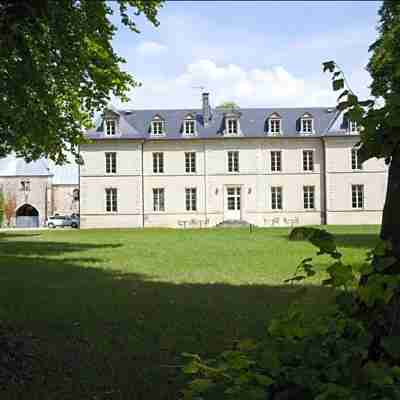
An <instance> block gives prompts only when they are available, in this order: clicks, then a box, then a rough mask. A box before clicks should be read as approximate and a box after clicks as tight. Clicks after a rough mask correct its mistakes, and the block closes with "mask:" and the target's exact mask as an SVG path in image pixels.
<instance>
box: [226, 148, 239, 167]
mask: <svg viewBox="0 0 400 400" xmlns="http://www.w3.org/2000/svg"><path fill="white" fill-rule="evenodd" d="M228 171H229V172H239V152H238V151H228Z"/></svg>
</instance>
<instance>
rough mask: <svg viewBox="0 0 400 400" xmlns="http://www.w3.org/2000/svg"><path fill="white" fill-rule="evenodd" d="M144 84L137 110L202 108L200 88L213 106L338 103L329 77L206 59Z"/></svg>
mask: <svg viewBox="0 0 400 400" xmlns="http://www.w3.org/2000/svg"><path fill="white" fill-rule="evenodd" d="M141 82H142V84H143V86H142V87H140V88H137V89H134V91H133V92H132V101H131V103H130V104H129V106H132V107H133V108H186V107H199V106H200V93H199V89H195V87H198V86H205V87H206V90H208V91H209V92H210V94H211V101H212V105H213V106H216V105H218V104H219V103H221V102H223V101H227V100H232V101H235V102H237V103H238V104H239V105H240V106H241V107H268V106H281V107H294V106H328V105H334V104H335V102H336V94H335V93H334V92H333V91H332V89H331V87H330V80H329V77H328V76H326V75H324V76H323V75H322V73H321V76H320V77H319V78H318V79H315V78H313V79H305V78H300V77H296V76H295V75H293V74H291V73H290V72H288V71H287V70H286V69H285V68H284V67H282V66H274V67H266V68H248V69H246V68H244V67H242V66H240V65H236V64H227V65H217V64H216V63H215V62H214V61H212V60H209V59H203V60H198V61H196V62H193V63H190V64H188V65H187V66H186V68H185V70H184V72H183V73H182V74H180V75H178V76H176V77H172V78H165V77H164V78H161V77H159V78H154V77H149V79H146V78H145V77H141Z"/></svg>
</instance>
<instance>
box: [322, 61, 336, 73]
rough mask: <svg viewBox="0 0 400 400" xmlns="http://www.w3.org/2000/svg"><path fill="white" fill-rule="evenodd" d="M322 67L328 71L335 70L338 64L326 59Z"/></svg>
mask: <svg viewBox="0 0 400 400" xmlns="http://www.w3.org/2000/svg"><path fill="white" fill-rule="evenodd" d="M322 67H323V71H324V72H326V71H329V72H333V71H334V70H335V68H336V64H335V62H334V61H326V62H324V63H322Z"/></svg>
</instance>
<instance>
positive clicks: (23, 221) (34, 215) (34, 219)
mask: <svg viewBox="0 0 400 400" xmlns="http://www.w3.org/2000/svg"><path fill="white" fill-rule="evenodd" d="M15 214H16V215H15V216H16V220H15V225H16V227H17V228H37V227H38V226H39V212H38V210H36V208H35V207H33V206H31V205H30V204H24V205H23V206H21V207H20V208H18V210H17V212H16V213H15Z"/></svg>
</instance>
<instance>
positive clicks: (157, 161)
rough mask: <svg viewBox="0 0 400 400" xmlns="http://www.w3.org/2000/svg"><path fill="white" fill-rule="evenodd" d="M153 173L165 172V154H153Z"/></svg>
mask: <svg viewBox="0 0 400 400" xmlns="http://www.w3.org/2000/svg"><path fill="white" fill-rule="evenodd" d="M153 172H154V173H155V174H162V173H163V172H164V153H153Z"/></svg>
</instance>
